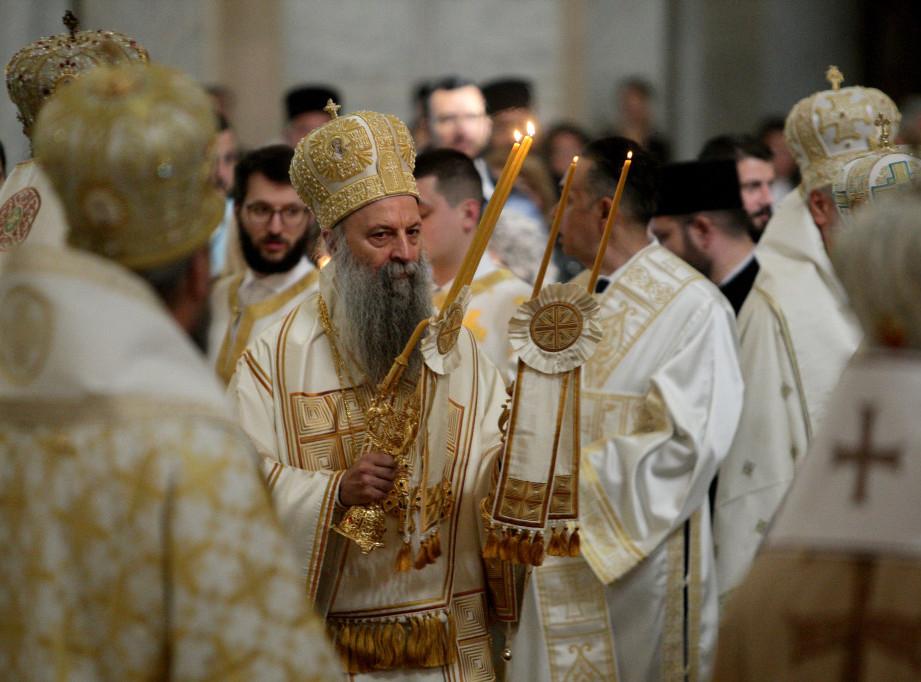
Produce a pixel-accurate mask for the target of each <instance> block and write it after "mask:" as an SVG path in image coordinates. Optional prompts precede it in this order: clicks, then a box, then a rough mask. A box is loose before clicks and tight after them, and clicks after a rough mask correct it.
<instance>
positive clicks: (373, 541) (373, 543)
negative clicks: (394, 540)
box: [333, 504, 385, 554]
mask: <svg viewBox="0 0 921 682" xmlns="http://www.w3.org/2000/svg"><path fill="white" fill-rule="evenodd" d="M333 530H334V531H336V532H337V533H339V534H340V535H344V536H345V537H347V538H348V539H349V540H352V541H353V542H354V543H355V544H357V545H358V547H359V548H360V549H361V553H362V554H367V553H368V552H370V551H371V550H372V549H377V548H378V547H384V546H385V545H384V509H383V508H382V507H381V506H380V505H379V504H368V505H360V504H356V505H355V506H353V507H349V509H348V511H346V512H345V518H343V519H342V521H340V522H339V523H338V524H337V525H335V526H333Z"/></svg>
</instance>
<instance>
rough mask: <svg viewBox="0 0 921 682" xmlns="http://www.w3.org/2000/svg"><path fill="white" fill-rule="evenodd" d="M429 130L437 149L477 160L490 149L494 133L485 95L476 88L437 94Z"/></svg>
mask: <svg viewBox="0 0 921 682" xmlns="http://www.w3.org/2000/svg"><path fill="white" fill-rule="evenodd" d="M429 128H430V129H431V132H432V141H433V143H434V144H435V145H436V146H438V147H450V148H451V149H456V150H457V151H459V152H463V153H464V154H466V155H467V156H469V157H470V158H471V159H475V158H476V157H478V156H479V155H480V154H481V153H482V152H483V150H484V149H485V148H486V144H487V143H488V142H489V136H490V132H491V130H492V123H491V121H490V119H489V116H487V115H486V100H484V99H483V93H482V92H480V89H479V88H478V87H477V86H475V85H466V86H464V87H461V88H456V89H454V90H435V91H434V92H432V94H431V95H429Z"/></svg>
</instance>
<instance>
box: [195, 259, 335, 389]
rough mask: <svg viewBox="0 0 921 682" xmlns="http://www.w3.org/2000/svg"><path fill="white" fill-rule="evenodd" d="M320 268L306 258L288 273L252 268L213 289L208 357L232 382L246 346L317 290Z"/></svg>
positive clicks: (233, 275)
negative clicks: (259, 273) (266, 272)
mask: <svg viewBox="0 0 921 682" xmlns="http://www.w3.org/2000/svg"><path fill="white" fill-rule="evenodd" d="M318 274H319V273H318V271H317V269H316V268H314V267H313V265H312V264H311V263H310V261H309V260H307V258H306V257H304V258H302V259H301V260H300V261H299V262H298V264H297V265H295V266H294V267H293V268H292V269H291V270H289V271H288V272H279V273H274V274H270V275H266V276H264V277H262V278H257V277H256V275H255V273H254V272H253V271H252V269H251V268H246V270H244V271H243V272H239V273H235V274H232V275H227V276H226V277H222V278H221V279H219V280H218V281H217V282H216V283H215V284H214V288H213V289H212V290H211V322H210V327H209V331H208V360H209V361H210V362H211V363H212V364H213V365H214V367H215V369H216V370H217V373H218V376H219V377H220V378H221V379H222V380H223V381H224V383H228V382H229V381H230V377H231V376H232V375H233V371H234V369H235V368H236V366H237V360H238V359H239V358H240V355H241V354H242V353H243V351H244V350H245V349H246V346H247V345H248V344H249V343H250V341H252V340H253V339H255V338H256V337H257V336H259V334H261V333H262V332H263V331H265V330H266V329H268V328H269V327H271V326H272V325H273V324H274V323H275V322H277V321H279V320H280V319H281V318H283V317H284V316H285V315H287V314H288V313H289V312H291V311H292V310H294V309H295V308H296V307H297V306H298V305H300V303H301V301H303V300H304V299H305V298H307V297H308V296H310V294H312V293H313V292H314V291H316V290H317V279H318Z"/></svg>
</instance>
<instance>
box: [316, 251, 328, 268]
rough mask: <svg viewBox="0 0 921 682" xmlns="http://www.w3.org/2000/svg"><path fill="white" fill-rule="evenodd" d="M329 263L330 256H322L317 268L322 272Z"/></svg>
mask: <svg viewBox="0 0 921 682" xmlns="http://www.w3.org/2000/svg"><path fill="white" fill-rule="evenodd" d="M329 261H330V258H329V256H327V255H326V254H323V255H322V256H320V260H319V261H317V267H318V268H320V270H322V269H323V268H325V267H326V265H327V264H328V263H329Z"/></svg>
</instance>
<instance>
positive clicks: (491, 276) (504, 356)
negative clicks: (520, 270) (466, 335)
mask: <svg viewBox="0 0 921 682" xmlns="http://www.w3.org/2000/svg"><path fill="white" fill-rule="evenodd" d="M452 283H453V280H452V281H451V282H446V283H445V285H444V286H442V287H439V288H438V289H437V290H436V292H435V298H434V302H435V306H436V307H437V308H439V309H440V308H441V306H442V303H444V299H445V296H446V295H447V293H448V291H449V290H450V289H451V284H452ZM530 298H531V286H530V285H529V284H527V283H526V282H524V281H523V280H520V279H518V278H517V277H516V276H515V275H514V274H513V273H512V271H511V270H508V269H506V268H504V267H502V266H500V265H496V263H495V262H494V261H493V260H492V258H491V257H489V256H488V255H487V256H484V257H483V259H482V260H481V261H480V264H479V265H478V266H477V269H476V273H474V275H473V281H472V282H471V283H470V302H469V304H468V305H467V314H466V315H465V316H464V326H465V327H467V328H468V329H469V330H470V331H471V332H472V333H473V336H474V338H476V340H477V342H478V343H479V344H480V348H481V349H482V350H483V352H484V353H485V354H486V357H487V358H489V359H490V361H491V362H492V363H493V364H494V365H495V366H496V369H498V370H499V371H500V372H502V374H503V375H504V376H505V378H506V380H510V379H514V378H515V374H516V373H517V371H518V361H517V359H516V358H515V357H514V354H513V352H512V346H511V343H510V342H509V336H508V321H509V320H510V319H511V318H512V316H513V315H514V314H515V312H516V311H517V310H518V306H519V305H521V304H522V303H524V302H525V301H527V300H529V299H530Z"/></svg>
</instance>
